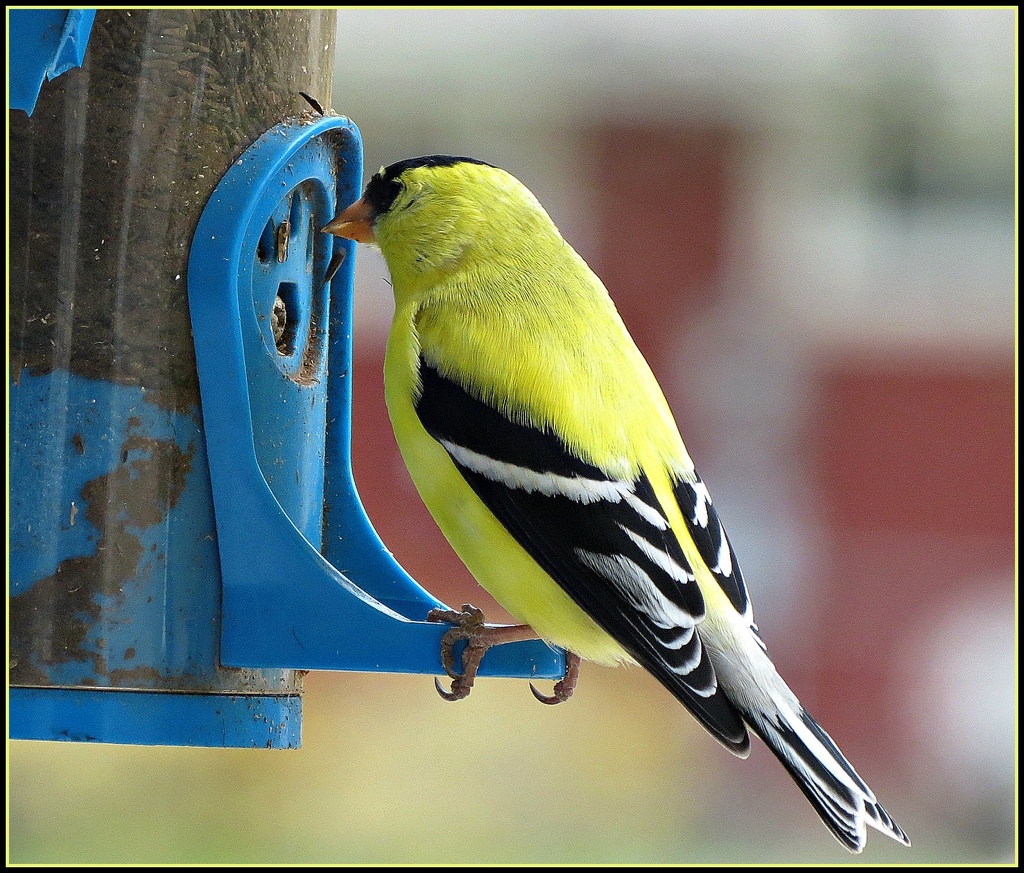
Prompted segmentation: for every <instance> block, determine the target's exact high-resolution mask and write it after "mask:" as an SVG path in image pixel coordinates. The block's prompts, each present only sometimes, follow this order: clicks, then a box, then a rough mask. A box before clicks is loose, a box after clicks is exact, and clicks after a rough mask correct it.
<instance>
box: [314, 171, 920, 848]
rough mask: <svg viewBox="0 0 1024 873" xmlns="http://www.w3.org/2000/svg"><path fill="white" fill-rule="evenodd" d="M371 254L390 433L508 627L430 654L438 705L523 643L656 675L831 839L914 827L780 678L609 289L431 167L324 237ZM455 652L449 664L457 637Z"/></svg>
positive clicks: (384, 183)
mask: <svg viewBox="0 0 1024 873" xmlns="http://www.w3.org/2000/svg"><path fill="white" fill-rule="evenodd" d="M324 230H325V231H327V232H328V233H332V234H335V235H337V236H341V237H345V238H348V239H354V240H358V241H359V242H363V243H371V244H375V245H377V246H378V247H379V248H380V251H381V254H382V255H383V257H384V260H385V262H386V263H387V267H388V271H389V272H390V274H391V281H392V287H393V290H394V296H395V313H394V320H393V322H392V325H391V330H390V334H389V337H388V343H387V352H386V355H385V363H384V379H385V397H386V401H387V406H388V412H389V415H390V417H391V421H392V425H393V427H394V431H395V437H396V439H397V441H398V445H399V448H400V450H401V452H402V456H403V459H404V461H405V463H406V465H407V466H408V468H409V472H410V474H411V476H412V479H413V482H414V483H415V485H416V488H417V490H418V491H419V493H420V495H421V497H422V499H423V501H424V503H425V504H426V506H427V508H428V509H429V511H430V513H431V514H432V515H433V517H434V519H435V520H436V522H437V524H438V525H439V527H440V528H441V530H442V531H443V532H444V534H445V536H446V537H447V538H448V540H449V541H450V542H451V544H452V546H453V548H454V549H455V551H456V553H457V554H458V555H459V557H460V558H461V560H462V561H463V562H464V563H465V564H466V566H467V567H468V568H469V570H470V572H471V573H472V574H473V576H474V577H475V578H476V579H477V581H478V582H479V583H480V584H481V585H482V586H483V587H484V588H485V589H486V590H487V591H489V592H490V593H491V594H492V595H493V596H494V598H495V599H496V600H497V601H498V602H499V603H500V604H501V605H502V606H504V607H505V608H506V609H507V610H508V612H509V613H510V614H511V615H513V616H514V617H515V618H516V620H517V621H519V622H521V624H520V625H514V626H507V627H497V626H489V625H485V624H484V623H483V619H482V615H480V613H479V610H474V609H472V608H471V607H469V606H468V605H467V607H466V608H465V609H464V610H463V612H462V613H457V612H454V611H435V613H434V614H433V615H431V616H430V617H431V619H434V620H442V621H448V622H450V623H452V624H453V625H454V627H453V628H452V630H451V631H449V632H448V633H447V634H446V635H445V641H444V642H443V644H442V649H443V651H442V656H443V661H444V663H445V667H446V670H447V671H448V673H449V675H450V676H451V677H452V678H453V683H452V690H451V691H450V692H445V691H444V690H443V689H442V688H441V686H440V685H438V690H439V691H441V693H442V695H443V696H445V697H447V698H449V699H458V698H461V697H464V696H466V695H467V694H468V693H469V690H470V688H471V687H472V684H473V678H474V676H475V672H476V667H477V665H479V662H480V658H481V657H482V656H483V653H484V652H485V651H486V649H487V647H488V646H490V645H494V644H497V643H500V642H505V641H508V640H512V639H521V638H525V637H526V636H532V637H540V638H541V639H543V640H545V641H547V642H549V643H551V644H553V645H556V646H559V647H561V648H563V649H564V650H565V651H566V664H567V671H566V676H565V678H564V679H563V680H562V681H561V682H559V683H558V684H557V685H556V686H555V692H554V694H553V695H552V696H551V697H544V696H542V695H540V694H539V693H538V692H536V690H535V691H534V693H535V694H537V696H538V698H540V699H541V700H543V701H544V702H546V703H557V702H560V701H561V700H564V699H566V698H567V697H568V696H569V695H570V694H571V693H572V690H573V687H574V685H575V682H576V674H577V671H578V667H579V661H580V659H581V658H582V659H586V660H592V661H595V662H598V663H601V664H616V663H623V662H626V663H636V664H639V665H641V666H642V667H643V668H645V669H646V670H648V671H649V672H650V673H651V674H652V675H653V676H654V677H655V678H656V679H658V681H659V682H661V684H662V685H664V686H665V687H666V688H667V689H668V690H669V691H670V692H671V693H672V694H673V695H674V696H675V697H676V698H677V699H678V700H679V701H680V702H681V703H682V704H683V705H684V706H686V707H687V709H689V710H690V712H691V713H692V714H693V715H694V716H695V717H696V718H697V720H698V721H699V722H700V723H701V724H702V725H703V726H704V727H705V728H706V729H707V730H708V732H709V733H710V734H711V735H712V736H713V737H715V739H717V740H718V741H719V742H720V743H722V745H724V746H725V747H726V748H727V749H728V750H729V751H731V752H732V753H733V754H735V755H738V756H740V757H746V756H747V755H748V754H749V751H750V738H749V732H751V731H752V732H753V733H754V734H756V735H757V736H759V737H760V738H761V739H762V740H763V741H764V742H765V744H766V745H767V746H768V747H769V748H770V749H771V750H772V752H773V753H774V754H775V756H776V757H777V758H778V759H779V761H780V762H781V763H782V765H783V766H784V767H785V768H786V769H787V770H788V771H789V773H790V775H791V776H792V777H793V779H794V780H795V781H796V783H797V785H798V786H799V787H800V789H801V790H802V791H803V793H804V794H805V795H806V797H807V799H808V800H809V801H810V802H811V805H812V806H813V807H814V809H815V811H816V812H817V813H818V815H819V816H820V817H821V819H822V821H823V822H824V823H825V825H826V826H827V827H828V828H829V830H830V831H831V832H832V833H833V834H834V835H835V836H836V838H837V839H838V840H839V841H840V842H841V843H842V844H843V845H844V846H846V847H847V848H848V849H850V850H851V851H853V852H860V851H861V850H862V849H863V848H864V845H865V843H866V840H867V827H868V826H871V827H873V828H875V829H876V830H879V831H881V832H882V833H884V834H886V835H887V836H889V837H892V838H893V839H894V840H897V841H899V842H901V843H903V844H905V845H908V846H909V845H910V842H909V840H908V839H907V836H906V834H904V832H903V831H902V830H901V829H900V827H899V825H897V824H896V822H894V821H893V819H892V818H891V817H890V816H889V814H888V813H887V812H886V811H885V809H884V808H883V807H882V806H881V805H880V804H879V803H878V801H877V800H876V799H875V795H874V794H873V793H872V791H871V789H870V788H868V786H867V785H866V784H865V783H864V781H863V780H862V779H861V778H860V777H859V776H858V775H857V773H856V771H855V770H854V769H853V767H852V766H851V765H850V763H849V762H848V761H847V760H846V758H845V757H844V756H843V754H842V753H841V752H840V751H839V749H838V747H837V746H836V744H835V743H834V742H833V741H832V739H831V738H830V737H829V735H828V734H827V733H825V731H824V730H823V729H822V728H821V727H820V726H819V725H818V723H817V722H816V721H815V720H814V718H813V717H812V716H811V715H810V713H808V712H807V711H806V710H805V709H804V708H803V706H801V704H800V702H799V701H798V700H797V698H796V695H795V694H794V693H793V692H792V691H791V690H790V688H789V686H788V685H786V683H785V682H784V681H783V680H782V678H781V677H780V676H779V674H778V672H777V670H776V669H775V666H774V664H773V663H772V661H771V659H770V658H769V656H768V651H767V648H766V647H765V644H764V642H763V641H762V639H761V634H760V632H759V630H758V628H757V625H756V624H755V623H754V617H753V612H752V609H751V603H750V598H749V597H748V594H747V588H746V585H745V583H744V581H743V576H742V574H741V573H740V567H739V564H738V563H737V560H736V556H735V554H734V553H733V548H732V545H731V544H730V542H729V538H728V537H727V536H726V533H725V529H724V528H723V527H722V523H721V521H720V520H719V517H718V513H717V511H716V509H715V507H714V506H713V504H712V502H711V496H710V494H709V493H708V489H707V488H706V487H705V484H704V482H703V481H702V480H701V478H700V476H698V475H697V472H696V470H695V469H694V464H693V462H692V461H691V460H690V456H689V454H688V453H687V451H686V448H685V447H684V445H683V441H682V438H681V437H680V435H679V430H678V428H677V426H676V424H675V421H674V419H673V416H672V413H671V411H670V410H669V406H668V403H667V401H666V400H665V397H664V394H663V393H662V391H661V388H660V387H659V385H658V382H657V381H656V379H655V377H654V375H653V373H652V372H651V369H650V367H649V366H648V364H647V362H646V361H645V360H644V358H643V356H642V355H641V353H640V351H639V350H638V349H637V347H636V345H635V344H634V342H633V340H632V338H631V337H630V335H629V332H628V331H627V329H626V327H625V325H624V324H623V322H622V319H621V318H620V317H619V314H618V312H617V311H616V309H615V306H614V304H613V303H612V300H611V298H610V297H609V295H608V292H607V291H606V289H605V287H604V285H603V284H602V283H601V280H600V279H599V278H598V277H597V276H596V275H595V274H594V273H593V271H592V270H591V269H590V268H589V267H588V266H587V264H586V263H585V262H584V261H583V259H582V258H581V257H580V256H579V255H578V254H577V253H576V252H575V251H574V250H573V248H572V247H571V246H570V245H569V244H568V243H567V242H566V241H565V239H563V237H562V235H561V234H560V233H559V231H558V228H556V227H555V224H554V223H553V222H552V220H551V218H550V217H549V216H548V214H547V212H546V211H545V210H544V208H543V207H542V206H541V204H540V203H539V202H538V201H537V199H536V197H534V195H533V194H532V193H531V192H530V191H529V190H528V189H527V188H526V187H525V186H524V185H523V184H522V183H521V182H520V181H518V180H517V179H516V178H515V177H513V176H512V175H510V174H509V173H507V172H505V171H504V170H502V169H499V168H497V167H494V166H492V165H490V164H487V163H485V162H483V161H479V160H475V159H473V158H465V157H453V156H450V155H431V156H426V157H419V158H412V159H409V160H404V161H400V162H398V163H395V164H392V165H391V166H389V167H384V168H382V169H381V170H380V171H379V172H378V173H376V174H375V175H374V176H373V177H372V178H371V179H370V181H369V183H368V184H367V186H366V189H365V192H364V194H363V196H362V198H361V199H359V200H358V201H356V202H355V203H353V204H352V205H351V206H349V207H348V208H346V209H345V210H344V211H343V212H341V214H340V215H338V216H337V218H335V219H334V220H332V221H331V222H330V223H329V224H328V225H327V226H326V227H325V228H324ZM460 640H465V641H467V643H468V644H467V646H466V648H465V654H464V655H463V659H462V664H461V670H459V669H457V668H455V667H454V666H452V660H453V659H452V649H453V646H454V644H455V643H456V642H458V641H460Z"/></svg>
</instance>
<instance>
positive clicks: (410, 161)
mask: <svg viewBox="0 0 1024 873" xmlns="http://www.w3.org/2000/svg"><path fill="white" fill-rule="evenodd" d="M456 164H482V165H483V166H485V167H493V166H494V164H488V163H487V162H486V161H478V160H477V159H476V158H464V157H458V156H455V155H423V156H422V157H419V158H407V159H406V160H404V161H398V162H397V163H394V164H391V166H389V167H385V168H384V169H383V170H381V171H380V172H379V173H375V174H374V175H373V177H372V178H371V179H370V181H369V182H368V183H367V185H366V191H365V192H363V199H364V200H365V201H366V202H367V203H369V204H370V207H371V208H372V209H373V214H374V215H383V214H384V213H385V212H387V211H388V210H389V209H390V208H391V205H392V204H393V203H394V202H395V198H396V197H397V196H398V194H399V192H400V191H401V190H402V185H401V183H400V182H399V181H398V177H399V176H401V175H402V173H404V172H405V171H406V170H411V169H413V168H414V167H453V166H455V165H456Z"/></svg>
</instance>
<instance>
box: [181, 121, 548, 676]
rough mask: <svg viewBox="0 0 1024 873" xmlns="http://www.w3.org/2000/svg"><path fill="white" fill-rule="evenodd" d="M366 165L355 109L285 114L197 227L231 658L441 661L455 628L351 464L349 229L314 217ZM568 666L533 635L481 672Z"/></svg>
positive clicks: (194, 300)
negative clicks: (370, 512)
mask: <svg viewBox="0 0 1024 873" xmlns="http://www.w3.org/2000/svg"><path fill="white" fill-rule="evenodd" d="M361 178H362V146H361V141H360V136H359V131H358V130H357V128H356V127H355V125H354V124H352V122H350V121H349V120H348V119H346V118H344V117H339V116H327V117H303V118H301V119H292V120H289V121H285V122H282V123H281V124H278V125H277V126H276V127H274V128H273V129H271V130H270V131H268V132H267V133H266V134H264V135H263V136H262V137H260V139H259V140H258V141H257V142H256V143H255V144H253V145H252V146H251V147H250V148H249V149H248V150H247V151H246V152H245V153H244V154H243V155H242V156H241V157H240V158H239V159H238V160H237V161H236V162H235V163H234V165H233V166H232V167H231V168H230V169H229V170H228V172H227V173H226V174H225V176H224V177H223V179H222V180H221V181H220V183H219V184H218V186H217V188H216V190H215V191H214V193H213V195H212V196H211V198H210V200H209V202H208V203H207V205H206V208H205V210H204V211H203V214H202V216H201V218H200V220H199V224H198V227H197V229H196V232H195V236H194V238H193V243H192V248H191V253H190V257H189V268H188V294H189V306H190V310H191V317H192V326H193V334H194V338H195V347H196V359H197V365H198V371H199V383H200V392H201V398H202V417H203V427H204V430H205V436H206V443H207V451H208V456H209V466H210V476H211V481H212V488H213V499H214V512H215V515H216V530H217V539H218V548H219V552H220V561H221V575H222V581H223V593H222V598H223V621H222V629H221V662H222V663H223V664H225V665H227V666H233V667H260V668H273V667H278V668H291V669H321V670H354V671H368V672H402V673H427V674H435V675H442V674H443V668H442V665H441V660H440V641H441V637H442V636H443V634H444V633H445V631H446V630H447V626H446V625H441V624H436V623H429V622H427V621H425V618H426V615H427V612H428V611H429V610H430V609H432V608H434V607H438V606H442V605H443V604H441V603H440V602H439V601H437V600H436V599H435V598H434V597H433V596H431V595H430V594H429V593H428V592H427V591H425V590H424V589H423V588H422V587H420V585H419V584H417V582H416V581H414V580H413V579H412V578H411V577H410V576H409V575H408V574H407V573H406V572H405V570H403V569H402V567H401V566H400V565H399V564H398V563H397V561H396V560H395V559H394V557H393V556H392V555H391V554H390V553H389V552H388V551H387V549H386V548H385V547H384V545H383V544H382V543H381V541H380V539H379V537H378V536H377V534H376V532H375V531H374V529H373V527H372V525H371V523H370V521H369V519H368V518H367V517H366V514H365V512H364V510H363V508H362V505H361V503H360V500H359V497H358V494H357V492H356V488H355V484H354V482H353V478H352V469H351V460H350V429H351V379H350V373H351V358H352V297H353V291H352V283H353V267H354V261H355V253H354V247H355V244H354V243H353V242H351V241H349V240H340V239H336V238H334V237H331V236H328V235H326V234H323V233H321V232H320V228H321V227H323V225H324V224H326V223H327V222H328V221H329V220H330V218H331V217H332V216H333V215H334V214H335V213H336V208H337V206H338V205H339V204H341V205H345V204H348V203H350V202H352V201H354V200H355V199H356V198H357V197H358V196H359V193H360V186H361ZM331 272H333V273H334V275H333V278H331V279H330V281H328V278H329V274H330V273H331ZM314 543H321V544H322V545H321V547H320V548H318V547H316V546H314ZM563 672H564V658H563V656H562V654H561V653H560V652H557V651H554V650H552V649H550V648H548V647H547V646H546V645H545V644H543V643H541V642H540V641H528V642H522V643H511V644H508V645H503V646H500V647H497V648H495V649H492V650H491V651H490V652H488V654H487V656H486V657H485V658H484V661H483V664H482V667H481V671H480V673H481V675H487V676H506V677H521V678H534V677H536V678H546V679H557V678H560V677H561V676H562V674H563Z"/></svg>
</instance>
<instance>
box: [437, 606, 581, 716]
mask: <svg viewBox="0 0 1024 873" xmlns="http://www.w3.org/2000/svg"><path fill="white" fill-rule="evenodd" d="M427 621H439V622H445V623H447V624H450V625H452V628H451V630H449V631H448V632H447V633H446V634H445V635H444V636H443V637H441V665H442V666H443V667H444V672H445V673H447V674H448V678H449V679H451V680H452V688H451V691H445V690H444V686H442V685H441V683H440V681H438V680H437V679H436V678H435V679H434V685H435V687H436V688H437V693H438V694H440V695H441V696H442V697H443V698H444V699H445V700H462V699H463V698H464V697H468V696H469V692H470V691H472V690H473V683H474V682H475V681H476V674H477V671H478V670H479V669H480V661H481V660H482V659H483V657H484V655H485V654H486V652H487V650H488V649H489V648H491V646H498V645H501V644H502V643H513V642H518V641H520V640H532V639H536V638H537V635H536V634H535V633H534V632H533V628H531V627H530V626H529V625H528V624H515V625H491V626H488V625H486V624H484V614H483V612H482V611H481V610H479V609H477V608H476V607H475V606H471V605H470V604H468V603H464V604H463V605H462V612H458V611H456V610H454V609H432V610H430V612H429V613H427ZM463 641H465V643H466V647H465V648H464V649H463V651H462V665H461V670H457V669H456V667H455V654H454V648H455V645H456V644H457V643H460V642H463ZM569 693H570V694H571V693H572V692H571V691H570V692H569Z"/></svg>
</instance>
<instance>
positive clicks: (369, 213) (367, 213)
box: [323, 198, 377, 243]
mask: <svg viewBox="0 0 1024 873" xmlns="http://www.w3.org/2000/svg"><path fill="white" fill-rule="evenodd" d="M323 232H324V233H331V234H334V236H341V237H344V238H345V239H354V240H355V241H356V242H361V243H372V242H376V241H377V238H376V237H375V236H374V235H373V210H372V209H371V208H370V204H369V203H367V202H366V201H365V200H363V199H362V198H360V199H358V200H357V201H356V202H355V203H353V204H352V205H351V206H349V207H348V208H347V209H345V210H344V211H343V212H342V213H341V214H340V215H338V216H337V217H336V218H332V219H331V220H330V221H329V222H328V223H327V224H326V225H325V226H324V228H323Z"/></svg>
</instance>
